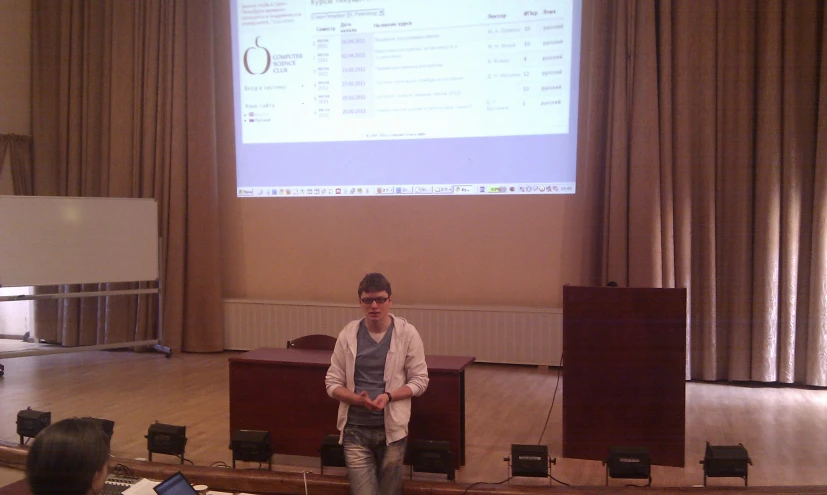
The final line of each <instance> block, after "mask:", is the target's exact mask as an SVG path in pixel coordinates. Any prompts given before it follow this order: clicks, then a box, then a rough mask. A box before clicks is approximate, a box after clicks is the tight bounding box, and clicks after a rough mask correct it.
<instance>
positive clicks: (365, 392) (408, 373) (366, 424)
mask: <svg viewBox="0 0 827 495" xmlns="http://www.w3.org/2000/svg"><path fill="white" fill-rule="evenodd" d="M358 294H359V303H360V305H361V307H362V310H363V311H364V312H365V317H364V318H362V319H360V320H355V321H352V322H350V323H348V324H347V325H346V326H345V328H344V329H342V331H341V332H340V333H339V338H338V340H337V341H336V347H335V349H334V350H333V357H332V358H331V359H330V368H329V369H328V370H327V376H326V377H325V385H326V386H327V394H328V395H329V396H331V397H333V398H334V399H337V400H338V401H339V418H338V421H337V427H338V428H339V431H340V432H341V436H340V442H341V443H342V444H343V446H344V450H345V463H346V464H347V472H348V479H349V480H350V491H351V493H352V494H353V495H399V494H400V493H402V462H403V460H404V457H405V446H406V444H407V439H408V421H409V420H410V418H411V397H413V396H415V395H421V394H422V393H423V392H425V389H426V388H427V387H428V367H427V365H426V364H425V351H424V349H423V347H422V339H421V338H420V336H419V332H417V331H416V328H414V327H413V325H411V324H410V323H408V322H407V321H405V320H404V319H402V318H397V317H396V316H394V315H393V314H391V313H390V312H389V310H390V307H391V303H392V298H391V284H390V282H388V279H387V278H385V277H384V275H382V274H380V273H369V274H367V275H365V278H363V279H362V282H361V283H360V284H359V290H358Z"/></svg>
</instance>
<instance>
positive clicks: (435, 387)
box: [230, 348, 474, 468]
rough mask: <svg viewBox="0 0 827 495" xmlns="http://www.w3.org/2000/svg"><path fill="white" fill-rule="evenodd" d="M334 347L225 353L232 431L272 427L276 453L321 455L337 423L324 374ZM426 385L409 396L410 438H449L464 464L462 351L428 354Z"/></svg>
mask: <svg viewBox="0 0 827 495" xmlns="http://www.w3.org/2000/svg"><path fill="white" fill-rule="evenodd" d="M332 354H333V353H332V352H331V351H316V350H304V349H280V348H261V349H256V350H253V351H250V352H245V353H244V354H240V355H238V356H234V357H231V358H230V432H231V433H232V432H233V431H236V430H239V429H245V430H265V431H269V432H270V442H271V443H272V445H273V452H274V453H277V454H287V455H303V456H310V457H318V456H319V447H320V446H321V444H322V439H323V438H324V436H325V435H327V434H330V433H338V430H336V415H337V410H338V407H339V403H338V402H337V401H336V400H334V399H331V398H330V397H328V396H327V392H326V391H325V385H324V377H325V374H326V373H327V368H328V367H329V366H330V356H331V355H332ZM425 361H426V362H427V364H428V376H429V378H430V382H429V384H428V389H427V390H426V391H425V393H424V394H423V395H421V396H420V397H414V398H413V399H412V402H411V422H410V424H409V425H408V437H409V438H410V439H411V440H415V439H423V440H447V441H448V442H449V443H450V444H451V452H453V453H454V455H455V457H456V467H457V468H459V467H460V466H463V465H465V367H466V366H468V365H469V364H471V363H472V362H473V361H474V358H473V357H465V356H426V357H425Z"/></svg>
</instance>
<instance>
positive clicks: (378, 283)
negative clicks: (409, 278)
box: [359, 273, 391, 297]
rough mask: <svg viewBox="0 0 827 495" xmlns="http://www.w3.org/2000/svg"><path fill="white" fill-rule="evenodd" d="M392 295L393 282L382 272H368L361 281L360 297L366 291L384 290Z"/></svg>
mask: <svg viewBox="0 0 827 495" xmlns="http://www.w3.org/2000/svg"><path fill="white" fill-rule="evenodd" d="M382 291H385V292H387V293H388V296H390V295H391V283H390V282H388V279H386V278H385V276H384V275H382V274H381V273H368V274H367V275H365V278H363V279H362V281H361V282H359V297H362V294H364V293H365V292H382Z"/></svg>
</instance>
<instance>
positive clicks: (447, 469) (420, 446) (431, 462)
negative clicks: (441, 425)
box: [408, 440, 456, 481]
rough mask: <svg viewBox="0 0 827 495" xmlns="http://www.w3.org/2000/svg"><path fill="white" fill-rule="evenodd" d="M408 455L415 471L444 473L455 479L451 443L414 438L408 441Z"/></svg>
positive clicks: (412, 469) (412, 471) (412, 470)
mask: <svg viewBox="0 0 827 495" xmlns="http://www.w3.org/2000/svg"><path fill="white" fill-rule="evenodd" d="M408 456H409V459H410V464H411V478H413V473H414V471H416V472H417V473H442V474H445V475H446V476H448V479H449V480H452V481H453V480H454V478H455V476H456V470H455V469H454V456H453V455H451V444H450V443H448V442H447V441H443V440H413V441H411V442H410V443H408Z"/></svg>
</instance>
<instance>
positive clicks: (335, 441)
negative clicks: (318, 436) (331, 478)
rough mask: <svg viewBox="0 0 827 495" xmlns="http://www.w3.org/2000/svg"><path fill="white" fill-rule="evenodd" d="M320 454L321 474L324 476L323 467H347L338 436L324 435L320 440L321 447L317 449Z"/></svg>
mask: <svg viewBox="0 0 827 495" xmlns="http://www.w3.org/2000/svg"><path fill="white" fill-rule="evenodd" d="M319 453H320V454H321V457H322V459H321V466H320V467H321V472H322V474H324V467H325V466H329V467H347V465H346V464H345V448H344V446H342V445H340V444H339V435H325V437H324V438H323V439H322V446H321V447H320V448H319Z"/></svg>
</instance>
